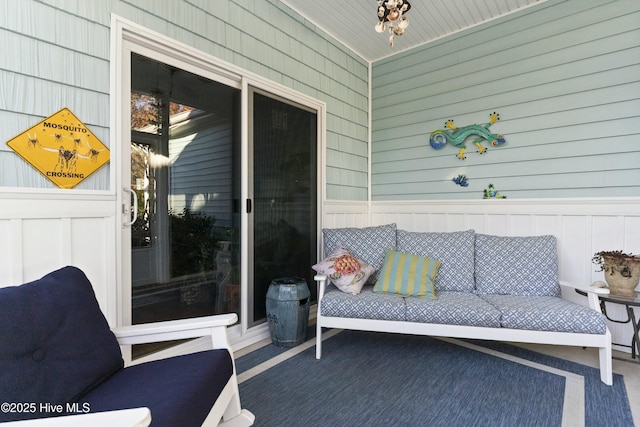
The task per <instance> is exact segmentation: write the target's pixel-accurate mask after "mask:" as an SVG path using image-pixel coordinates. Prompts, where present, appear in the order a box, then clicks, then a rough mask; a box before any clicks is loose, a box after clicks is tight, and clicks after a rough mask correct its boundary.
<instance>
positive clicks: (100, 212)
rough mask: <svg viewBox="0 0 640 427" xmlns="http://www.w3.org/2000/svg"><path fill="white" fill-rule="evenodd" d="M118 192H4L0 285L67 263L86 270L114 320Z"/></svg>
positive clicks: (27, 279)
mask: <svg viewBox="0 0 640 427" xmlns="http://www.w3.org/2000/svg"><path fill="white" fill-rule="evenodd" d="M115 206H116V202H115V196H108V195H107V196H95V195H87V194H85V195H83V194H77V193H71V192H69V193H60V192H51V193H38V194H36V193H34V194H30V193H26V194H25V193H20V194H18V193H8V194H5V193H3V194H0V242H1V244H0V286H11V285H20V284H22V283H26V282H30V281H32V280H36V279H39V278H40V277H42V276H44V275H45V274H47V273H49V272H51V271H53V270H57V269H58V268H61V267H64V266H66V265H74V266H76V267H78V268H80V269H81V270H83V271H84V272H85V274H86V275H87V277H88V278H89V280H90V281H91V283H92V285H93V287H94V290H95V293H96V297H97V299H98V302H99V303H100V306H101V308H102V310H103V312H104V313H105V316H106V317H107V320H108V321H109V323H110V324H113V325H115V322H116V312H117V311H116V297H117V286H116V262H115V259H116V246H115V245H116V244H115V241H116V229H115V219H116V218H115V212H116V209H115Z"/></svg>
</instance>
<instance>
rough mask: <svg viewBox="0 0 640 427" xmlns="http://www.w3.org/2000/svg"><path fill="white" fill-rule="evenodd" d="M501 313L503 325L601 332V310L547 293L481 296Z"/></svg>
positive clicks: (605, 323) (506, 326) (549, 329)
mask: <svg viewBox="0 0 640 427" xmlns="http://www.w3.org/2000/svg"><path fill="white" fill-rule="evenodd" d="M480 297H481V298H482V299H484V300H485V301H487V302H488V303H489V304H491V305H492V306H494V307H496V308H497V309H498V310H499V311H500V313H501V314H502V320H501V324H502V327H503V328H511V329H530V330H534V331H554V332H575V333H586V334H604V333H606V331H607V322H606V319H605V316H604V315H603V314H602V313H598V312H597V311H595V310H592V309H591V308H589V307H585V306H582V305H580V304H576V303H573V302H571V301H567V300H565V299H563V298H559V297H550V296H514V295H480Z"/></svg>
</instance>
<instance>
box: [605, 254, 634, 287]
mask: <svg viewBox="0 0 640 427" xmlns="http://www.w3.org/2000/svg"><path fill="white" fill-rule="evenodd" d="M603 259H604V280H605V281H606V282H607V284H608V285H609V292H611V294H612V295H622V296H628V297H635V296H636V292H635V288H636V286H638V281H640V257H615V256H607V255H604V256H603Z"/></svg>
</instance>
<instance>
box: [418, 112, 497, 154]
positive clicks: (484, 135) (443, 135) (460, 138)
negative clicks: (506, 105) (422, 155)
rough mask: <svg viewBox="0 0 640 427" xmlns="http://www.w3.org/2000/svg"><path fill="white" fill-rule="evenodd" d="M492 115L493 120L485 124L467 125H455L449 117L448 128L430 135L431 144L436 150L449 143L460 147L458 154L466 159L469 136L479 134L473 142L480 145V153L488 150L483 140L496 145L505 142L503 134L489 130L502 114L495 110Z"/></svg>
mask: <svg viewBox="0 0 640 427" xmlns="http://www.w3.org/2000/svg"><path fill="white" fill-rule="evenodd" d="M490 117H491V120H490V121H489V123H487V124H485V125H467V126H462V127H457V126H455V125H454V124H453V120H452V119H449V120H447V121H446V122H445V124H444V126H445V127H446V128H448V129H447V130H442V129H438V130H435V131H433V132H432V133H431V136H430V137H429V144H430V145H431V147H433V148H435V149H436V150H439V149H441V148H442V147H444V146H445V145H446V144H447V143H449V144H451V145H453V146H455V147H458V148H459V149H460V151H459V152H458V154H457V155H456V156H457V157H458V158H459V159H460V160H464V159H466V156H465V155H464V153H465V151H466V150H467V146H466V144H465V142H466V140H467V138H469V137H470V136H477V137H478V138H476V139H474V141H473V143H474V144H475V145H476V146H477V147H478V153H480V154H483V153H485V152H486V151H487V149H486V148H485V147H483V146H482V142H483V141H487V142H488V143H489V144H491V145H492V146H494V147H495V146H498V145H502V144H504V143H505V140H504V137H503V136H502V134H500V133H491V132H489V127H490V126H491V125H492V124H494V123H495V122H496V121H498V120H499V119H500V114H498V113H495V112H494V113H492V114H490Z"/></svg>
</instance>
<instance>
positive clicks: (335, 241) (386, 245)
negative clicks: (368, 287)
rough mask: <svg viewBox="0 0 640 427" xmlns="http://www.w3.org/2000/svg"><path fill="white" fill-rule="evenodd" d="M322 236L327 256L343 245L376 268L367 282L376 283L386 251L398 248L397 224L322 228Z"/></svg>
mask: <svg viewBox="0 0 640 427" xmlns="http://www.w3.org/2000/svg"><path fill="white" fill-rule="evenodd" d="M322 237H323V239H324V257H325V258H327V257H328V256H329V254H331V252H333V251H334V249H336V248H338V247H340V246H342V247H344V248H347V249H349V250H350V251H351V253H353V255H354V256H355V257H356V258H358V259H361V260H363V261H364V262H366V263H367V264H369V265H370V266H372V267H373V268H375V272H374V273H373V274H372V275H371V276H370V277H369V280H368V281H367V283H375V282H376V281H377V280H378V273H379V272H380V269H381V268H382V263H383V262H384V253H385V251H386V250H387V249H393V250H395V249H396V225H395V224H387V225H380V226H377V227H364V228H325V229H323V230H322Z"/></svg>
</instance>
